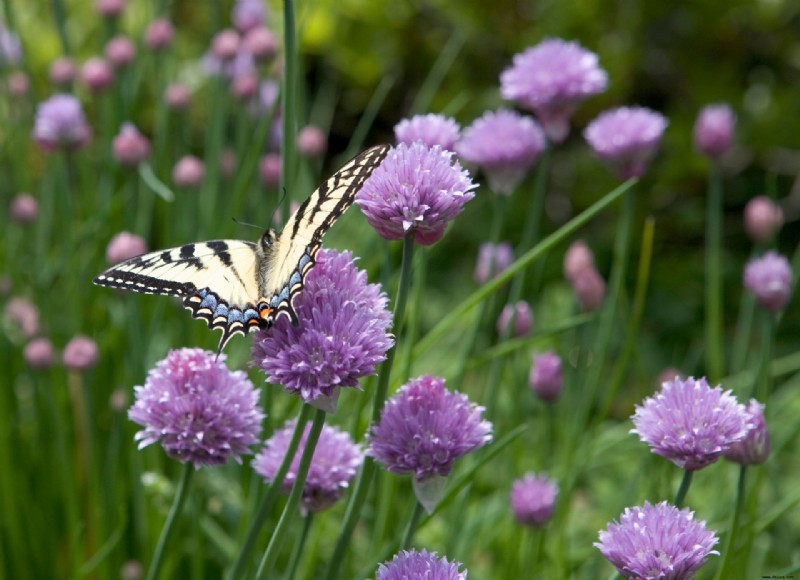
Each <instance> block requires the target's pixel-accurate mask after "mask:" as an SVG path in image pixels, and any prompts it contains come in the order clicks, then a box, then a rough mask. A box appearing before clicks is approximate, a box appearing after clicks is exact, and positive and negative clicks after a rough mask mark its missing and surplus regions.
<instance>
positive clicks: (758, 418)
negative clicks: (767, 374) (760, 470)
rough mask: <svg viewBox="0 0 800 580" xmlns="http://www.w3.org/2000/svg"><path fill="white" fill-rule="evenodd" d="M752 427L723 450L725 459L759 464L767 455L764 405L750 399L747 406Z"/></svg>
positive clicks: (745, 463)
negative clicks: (742, 437) (743, 436)
mask: <svg viewBox="0 0 800 580" xmlns="http://www.w3.org/2000/svg"><path fill="white" fill-rule="evenodd" d="M747 414H748V415H750V420H751V423H752V424H753V427H752V429H750V431H748V432H747V435H746V436H745V438H744V439H742V440H741V441H739V442H737V443H734V444H733V445H731V446H730V447H729V448H728V450H727V451H726V452H725V459H727V460H729V461H733V462H735V463H738V464H740V465H761V464H762V463H764V462H765V461H766V460H767V457H769V449H770V436H769V431H767V422H766V420H765V419H764V405H762V404H761V403H759V402H758V401H756V400H755V399H750V404H749V405H748V406H747Z"/></svg>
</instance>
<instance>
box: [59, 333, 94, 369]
mask: <svg viewBox="0 0 800 580" xmlns="http://www.w3.org/2000/svg"><path fill="white" fill-rule="evenodd" d="M98 356H99V353H98V349H97V343H96V342H95V341H94V340H92V339H91V338H89V337H88V336H83V335H82V334H78V335H76V336H73V337H72V338H71V339H70V341H69V342H68V343H67V346H65V347H64V352H63V353H61V358H62V360H63V361H64V366H65V367H67V368H68V369H70V370H73V371H78V372H83V371H88V370H89V369H90V368H92V367H93V366H94V365H96V364H97V359H98Z"/></svg>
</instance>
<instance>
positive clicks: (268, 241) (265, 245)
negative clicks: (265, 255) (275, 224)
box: [258, 228, 278, 252]
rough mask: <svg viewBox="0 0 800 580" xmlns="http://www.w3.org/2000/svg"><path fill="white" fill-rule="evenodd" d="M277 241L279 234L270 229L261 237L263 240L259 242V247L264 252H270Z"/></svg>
mask: <svg viewBox="0 0 800 580" xmlns="http://www.w3.org/2000/svg"><path fill="white" fill-rule="evenodd" d="M277 239H278V234H277V232H276V231H275V230H273V229H272V228H270V229H268V230H267V231H266V232H264V235H263V236H261V239H260V240H259V241H258V247H259V249H260V250H261V251H262V252H269V251H270V248H272V246H273V245H274V244H275V240H277Z"/></svg>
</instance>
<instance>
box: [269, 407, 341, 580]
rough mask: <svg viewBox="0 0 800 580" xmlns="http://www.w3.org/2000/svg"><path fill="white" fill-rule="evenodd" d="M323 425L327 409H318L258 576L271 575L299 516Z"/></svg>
mask: <svg viewBox="0 0 800 580" xmlns="http://www.w3.org/2000/svg"><path fill="white" fill-rule="evenodd" d="M323 425H325V411H322V410H321V409H317V411H316V413H314V421H313V423H312V424H311V430H310V431H309V432H308V439H306V445H305V449H303V456H302V457H301V458H300V465H299V466H298V467H297V478H296V479H295V482H294V485H293V486H292V491H291V493H290V494H289V500H288V501H287V502H286V505H285V506H284V508H283V513H282V514H281V518H280V520H278V525H277V526H275V530H274V531H273V532H272V538H270V541H269V545H268V546H267V551H266V552H264V557H263V558H262V559H261V564H259V566H258V571H257V572H256V578H268V577H270V576H269V574H270V573H271V572H272V567H273V566H274V565H275V560H276V559H277V557H278V553H279V552H280V550H281V546H283V542H284V541H285V540H286V536H287V535H288V531H289V526H290V525H291V523H292V520H294V518H295V517H297V513H298V508H299V507H300V500H301V499H302V497H303V488H304V487H305V485H306V477H308V469H309V468H310V467H311V458H312V457H313V456H314V449H315V448H316V446H317V441H318V440H319V434H320V433H322V427H323Z"/></svg>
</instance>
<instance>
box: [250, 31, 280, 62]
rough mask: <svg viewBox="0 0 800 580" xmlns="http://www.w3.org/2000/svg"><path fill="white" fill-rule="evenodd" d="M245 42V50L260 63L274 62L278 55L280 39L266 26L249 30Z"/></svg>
mask: <svg viewBox="0 0 800 580" xmlns="http://www.w3.org/2000/svg"><path fill="white" fill-rule="evenodd" d="M243 42H244V47H245V49H246V50H247V51H248V52H249V53H250V54H252V55H253V58H254V59H256V60H257V61H259V62H265V61H268V60H272V59H273V58H275V55H276V54H278V37H276V36H275V33H274V32H272V31H271V30H270V29H269V28H267V27H266V26H256V27H255V28H251V29H250V30H248V31H247V32H246V33H245V35H244V41H243Z"/></svg>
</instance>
